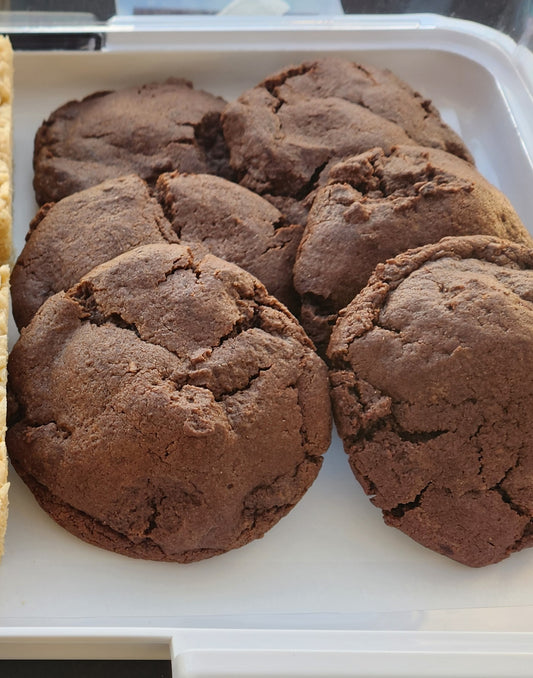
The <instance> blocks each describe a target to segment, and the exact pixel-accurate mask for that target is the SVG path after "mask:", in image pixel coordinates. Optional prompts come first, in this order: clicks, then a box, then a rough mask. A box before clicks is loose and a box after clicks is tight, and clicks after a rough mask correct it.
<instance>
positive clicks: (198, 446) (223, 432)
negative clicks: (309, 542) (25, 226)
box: [8, 244, 331, 562]
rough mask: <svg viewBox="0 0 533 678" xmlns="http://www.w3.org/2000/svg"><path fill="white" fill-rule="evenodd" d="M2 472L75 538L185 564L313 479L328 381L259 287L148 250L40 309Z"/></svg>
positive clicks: (286, 505) (282, 504)
mask: <svg viewBox="0 0 533 678" xmlns="http://www.w3.org/2000/svg"><path fill="white" fill-rule="evenodd" d="M9 378H10V402H9V406H10V407H9V411H10V416H9V419H10V429H9V431H8V449H9V454H10V457H11V460H12V462H13V464H14V466H15V468H16V470H17V471H18V472H19V473H20V475H21V476H22V478H23V479H24V481H25V482H26V483H27V484H28V486H29V487H30V488H31V490H32V491H33V492H34V494H35V496H36V498H37V499H38V501H39V502H40V504H41V505H42V506H43V508H44V509H45V510H46V511H48V512H49V513H50V515H51V516H52V517H53V518H54V519H55V520H56V521H57V522H58V523H59V524H60V525H62V526H64V527H65V528H66V529H68V530H70V531H71V532H72V533H74V534H76V535H77V536H79V537H81V538H82V539H84V540H86V541H88V542H90V543H92V544H96V545H97V546H101V547H103V548H106V549H110V550H112V551H116V552H118V553H122V554H125V555H129V556H132V557H138V558H149V559H154V560H168V561H179V562H188V561H193V560H199V559H202V558H208V557H210V556H213V555H216V554H220V553H223V552H224V551H227V550H229V549H233V548H236V547H239V546H242V545H243V544H246V543H247V542H249V541H251V540H252V539H256V538H258V537H261V536H262V535H263V534H264V533H265V532H266V531H267V530H268V529H269V528H270V527H272V526H273V525H274V524H275V523H276V522H277V521H278V520H279V519H280V518H281V517H282V516H284V515H285V514H286V513H287V512H288V511H289V510H290V509H291V508H292V507H293V506H294V505H295V504H296V502H297V501H298V500H299V499H300V498H301V497H302V495H303V494H304V493H305V491H306V490H307V489H308V487H309V486H310V485H311V483H312V482H313V480H314V479H315V477H316V475H317V473H318V470H319V468H320V465H321V461H322V454H323V453H324V452H325V450H326V449H327V447H328V444H329V439H330V429H331V420H330V410H329V408H330V405H329V386H328V376H327V369H326V367H325V365H324V363H323V362H322V361H321V360H320V358H318V356H317V355H316V353H315V352H314V350H313V348H312V345H311V342H310V341H309V339H308V338H307V337H306V335H305V333H304V331H303V330H302V328H301V327H300V326H299V325H298V323H297V322H296V320H295V319H294V317H293V316H292V315H291V314H290V313H289V312H288V311H287V310H286V309H285V307H283V306H282V305H281V304H279V302H278V301H277V300H276V299H275V298H274V297H272V296H270V295H269V294H268V293H267V292H266V290H265V288H264V286H263V285H261V283H259V281H258V280H257V279H256V278H254V277H253V276H251V275H250V274H249V273H246V272H245V271H243V270H242V269H240V268H238V267H236V266H234V265H233V264H229V263H227V262H225V261H223V260H221V259H218V258H216V257H214V256H212V255H207V256H205V257H203V258H200V259H198V258H196V257H195V255H194V254H193V252H192V251H191V250H190V249H189V248H187V247H184V246H182V245H171V244H165V245H145V246H143V247H139V248H136V249H134V250H131V251H130V252H127V253H125V254H122V255H120V256H119V257H116V258H115V259H113V260H111V261H108V262H106V263H104V264H102V265H101V266H99V267H97V268H95V269H93V271H92V272H91V273H89V274H88V275H87V276H85V277H84V278H83V279H82V281H81V282H80V283H79V284H77V285H75V286H74V287H73V288H72V289H70V290H69V291H68V292H67V293H64V292H60V293H58V294H57V295H54V296H53V297H51V298H50V299H48V300H47V301H46V302H45V303H44V304H43V305H42V306H41V308H40V309H39V311H38V312H37V314H36V315H35V316H34V318H33V320H32V321H31V323H30V324H29V325H28V326H27V327H26V328H24V329H23V330H22V332H21V336H20V339H19V341H18V342H17V344H16V345H15V347H14V348H13V350H12V352H11V356H10V362H9Z"/></svg>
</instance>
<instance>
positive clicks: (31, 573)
mask: <svg viewBox="0 0 533 678" xmlns="http://www.w3.org/2000/svg"><path fill="white" fill-rule="evenodd" d="M148 28H149V29H150V30H148ZM148 28H147V30H146V31H144V32H143V31H135V32H128V27H127V26H124V25H118V26H116V27H115V29H114V31H112V32H111V33H110V35H109V38H108V48H107V50H106V51H105V52H103V53H88V52H85V53H78V54H71V53H68V54H67V53H60V52H58V53H17V54H16V58H15V67H16V78H15V87H16V89H15V163H16V165H15V243H16V246H17V250H19V249H20V248H21V246H22V244H23V241H24V235H25V233H26V230H27V227H28V223H29V221H30V219H31V218H32V216H33V215H34V213H35V209H36V206H35V203H34V199H33V192H32V188H31V179H32V168H31V156H32V145H33V135H34V133H35V131H36V129H37V127H38V126H39V124H40V123H41V121H42V120H43V119H44V118H45V117H47V116H48V114H49V113H50V112H51V111H52V110H53V109H54V108H56V107H57V106H58V105H60V104H62V103H64V102H65V101H67V100H69V99H72V98H77V97H82V96H84V95H86V94H89V93H91V92H92V91H95V90H100V89H108V88H115V87H121V86H126V85H130V84H138V83H142V82H147V81H153V80H161V79H164V78H166V77H168V76H185V77H188V78H190V79H192V80H193V81H194V83H195V85H196V86H197V87H200V88H204V89H207V90H210V91H212V92H214V93H217V94H222V95H224V96H225V97H226V98H233V97H235V96H237V95H238V94H239V93H240V92H241V91H242V90H244V89H245V88H247V87H249V86H251V85H253V84H255V83H256V82H257V81H258V80H259V79H261V78H262V77H263V76H265V75H267V74H268V73H270V72H272V71H273V70H274V69H276V68H278V67H281V66H283V65H285V64H288V63H291V62H299V61H301V60H303V59H306V58H313V57H315V56H317V55H325V54H337V55H344V56H346V57H348V58H353V59H354V60H359V61H363V62H371V63H374V64H376V65H378V66H387V67H390V68H391V69H392V70H394V71H395V72H396V73H397V74H398V75H399V76H401V77H403V78H405V79H406V80H407V81H408V82H409V83H410V84H411V85H412V86H413V87H415V88H416V89H419V90H420V91H422V92H423V93H424V94H425V95H427V96H429V97H430V98H431V99H432V100H433V101H434V103H435V104H436V105H437V107H438V108H439V109H440V110H441V113H442V115H443V117H444V118H445V120H446V121H447V122H448V123H449V124H450V125H451V126H452V127H454V128H455V129H456V130H457V131H458V132H459V133H460V134H461V135H462V137H463V138H464V139H465V141H466V143H467V145H468V146H469V148H470V150H471V151H472V153H473V154H474V156H475V159H476V162H477V165H478V168H479V169H480V171H481V172H482V173H483V174H485V176H486V177H487V178H488V179H489V180H490V181H492V182H493V183H494V184H496V185H497V186H498V187H499V188H500V189H501V190H503V191H504V192H505V193H506V194H507V195H508V197H509V198H510V200H511V201H512V202H513V204H514V206H515V208H516V209H517V211H518V212H519V214H520V215H521V217H522V219H523V221H524V222H525V224H526V226H527V227H528V228H529V230H530V231H531V232H532V233H533V198H532V186H533V159H532V156H533V97H532V94H531V89H529V88H530V87H531V85H532V83H533V72H532V71H530V68H531V61H530V60H529V56H530V55H528V54H526V55H524V53H523V51H522V52H520V51H516V50H515V47H516V46H515V45H514V43H513V42H512V41H511V40H510V39H508V38H505V37H503V36H501V35H500V34H498V33H496V32H495V31H492V30H491V29H486V28H483V27H481V26H478V25H475V24H470V23H468V22H462V21H456V20H452V19H443V18H442V17H438V16H431V15H425V16H410V17H401V18H400V17H396V18H395V17H387V18H381V19H380V18H361V17H359V18H357V19H355V18H348V17H345V18H336V19H334V20H333V19H332V20H325V19H313V20H309V21H308V22H303V21H301V20H296V19H293V20H291V21H288V22H284V21H280V22H279V23H278V24H274V23H269V24H268V25H266V24H263V25H262V26H260V27H259V26H258V25H257V24H255V25H245V24H227V25H226V26H225V28H224V27H223V28H222V29H221V27H220V25H217V26H216V27H215V25H214V24H212V25H207V27H206V24H201V23H199V24H194V23H190V24H188V25H187V26H186V27H185V28H184V29H183V30H182V31H179V30H175V29H173V30H169V29H168V28H167V27H165V26H157V25H154V26H149V27H148ZM154 36H155V37H154ZM518 56H519V57H520V60H519V61H518ZM14 338H15V332H14V331H12V334H11V343H13V341H14ZM11 482H12V486H11V493H10V501H11V505H10V519H9V523H8V533H7V540H6V552H5V556H4V559H3V561H2V563H1V564H0V658H1V657H8V656H10V657H24V656H33V657H42V656H44V655H43V653H44V654H47V653H48V655H47V656H49V654H50V653H51V654H52V655H54V656H59V657H62V656H65V657H66V656H71V655H69V654H68V652H73V653H74V654H76V652H77V653H78V655H77V656H84V655H87V654H88V655H89V656H94V653H96V655H97V656H107V655H106V652H108V653H109V652H110V653H111V654H113V652H115V651H116V652H117V653H118V654H121V653H122V654H125V655H126V656H131V655H132V652H133V650H132V648H135V651H134V652H133V654H134V655H135V656H146V657H150V656H154V654H155V655H158V656H160V655H161V654H162V655H163V656H171V655H172V656H176V657H178V658H177V659H176V660H175V661H176V664H175V666H176V673H175V675H180V676H202V678H207V677H208V676H219V675H220V676H222V675H249V676H263V675H267V673H268V675H272V676H274V675H275V676H277V675H291V676H293V675H294V676H296V675H304V674H305V675H313V676H315V675H316V676H318V675H329V676H332V677H333V676H337V675H339V676H341V675H343V676H344V675H365V676H366V675H368V676H370V675H372V676H374V675H381V676H389V675H390V676H400V675H411V676H418V675H439V676H444V675H450V676H451V675H457V674H458V670H457V667H458V666H461V667H462V668H461V671H462V674H461V675H465V676H474V675H484V676H493V675H494V676H496V675H502V676H503V675H526V673H525V670H526V669H525V668H524V667H525V666H526V664H521V662H522V660H523V657H525V656H526V655H525V654H524V653H526V654H527V656H528V657H529V654H528V653H530V652H533V635H532V636H529V633H527V632H528V631H529V630H530V629H531V630H532V631H533V549H530V550H526V551H523V552H521V553H519V554H515V555H513V556H512V557H511V558H510V559H508V560H506V561H504V562H502V563H499V564H497V565H492V566H490V567H487V568H484V569H481V570H472V569H469V568H466V567H464V566H462V565H459V564H457V563H455V562H453V561H451V560H448V559H447V558H444V557H442V556H439V555H437V554H435V553H432V552H431V551H429V550H427V549H424V548H423V547H421V546H419V545H417V544H416V543H415V542H413V541H411V540H410V539H409V538H407V537H406V536H404V535H403V534H401V533H400V532H398V531H396V530H394V529H392V528H389V527H386V526H385V525H384V524H383V522H382V519H381V515H380V511H379V510H377V509H375V508H374V507H372V506H371V504H370V503H369V501H368V499H367V498H366V497H365V496H364V494H363V492H362V490H361V489H360V488H359V486H358V485H357V483H356V482H355V480H354V478H353V476H352V474H351V471H350V470H349V467H348V463H347V460H346V458H345V455H344V453H343V451H342V446H341V445H340V443H339V441H338V440H337V439H335V440H334V443H333V445H332V447H331V449H330V451H329V452H328V453H327V455H326V459H325V464H324V467H323V470H322V471H321V473H320V475H319V477H318V479H317V481H316V483H315V484H314V486H313V487H312V488H311V490H310V491H309V492H308V494H307V495H306V496H305V497H304V498H303V500H302V501H301V502H300V504H299V505H298V506H297V507H296V508H295V509H294V510H293V511H292V513H291V514H289V516H287V517H286V518H284V519H283V520H282V521H281V522H280V523H279V524H278V525H277V526H275V527H274V528H273V529H272V530H271V531H270V532H269V533H268V534H267V535H266V536H265V537H264V538H263V539H262V540H259V541H256V542H254V543H252V544H250V545H248V546H246V547H244V548H242V549H239V550H237V551H234V552H231V553H228V554H226V555H224V556H219V557H216V558H213V559H211V560H207V561H203V562H200V563H196V564H191V565H177V564H168V563H151V562H143V561H138V560H131V559H128V558H126V557H123V556H119V555H115V554H112V553H109V552H106V551H103V550H100V549H98V548H95V547H92V546H90V545H88V544H85V543H83V542H81V541H79V540H77V539H76V538H75V537H73V536H71V535H70V534H68V533H67V532H65V531H64V530H62V529H61V528H60V527H58V526H57V525H56V524H55V523H54V522H53V521H52V520H51V519H49V518H48V517H47V516H46V515H45V514H44V513H43V512H42V511H41V509H40V508H39V507H38V506H37V504H36V502H35V501H34V499H33V497H32V495H31V494H30V492H29V491H28V490H27V489H26V488H25V486H24V485H23V484H22V483H21V481H20V480H19V479H18V478H17V477H16V476H15V474H14V473H12V474H11ZM231 628H233V629H241V630H242V629H255V630H254V631H249V632H248V633H249V634H251V635H246V633H245V632H244V631H232V632H230V631H229V630H228V629H231ZM140 629H142V630H140ZM194 629H195V630H194ZM223 629H225V630H223ZM280 630H287V631H286V632H284V633H281V631H280ZM289 630H290V631H289ZM503 631H505V632H507V633H506V634H505V635H502V634H501V632H503ZM444 632H450V633H444ZM472 632H476V633H475V634H474V635H471V634H472ZM489 632H490V635H489V636H485V635H484V634H485V633H489ZM494 632H498V633H496V635H494ZM519 632H521V633H519ZM435 633H436V635H435ZM479 633H481V635H479ZM509 633H511V636H509V635H508V634H509ZM439 634H442V635H439ZM476 634H477V635H476ZM67 637H70V638H72V639H74V638H77V639H78V641H80V639H84V640H83V642H82V641H80V642H81V645H80V642H77V644H76V643H75V644H72V643H73V642H74V641H73V640H72V641H68V642H67V641H66V640H65V639H66V638H67ZM95 638H96V639H98V641H96V640H94V639H95ZM121 638H122V640H123V641H124V642H122V640H120V639H121ZM91 639H93V640H91ZM124 639H125V640H124ZM178 639H179V642H178ZM465 639H469V640H468V641H466V640H465ZM487 639H488V640H487ZM59 640H61V644H58V641H59ZM52 641H54V642H52ZM470 641H472V642H473V643H474V645H473V646H470V645H468V644H467V645H465V642H468V643H469V642H470ZM113 642H114V643H118V645H113V644H112V643H113ZM506 643H507V644H506ZM474 646H475V648H474ZM69 647H70V650H69V649H68V648H69ZM113 647H115V650H113V649H112V648H113ZM365 647H366V648H367V650H365ZM470 647H472V648H474V649H475V652H477V653H478V655H479V656H480V657H481V656H482V657H484V659H483V661H482V663H481V664H480V663H479V662H478V663H477V664H476V662H474V663H473V664H469V663H468V662H466V663H465V662H464V661H463V660H464V657H463V659H453V657H452V655H453V656H455V655H454V653H457V652H459V654H461V653H462V652H464V651H468V652H470V649H469V648H470ZM46 648H48V649H46ZM76 648H78V649H76ZM80 648H82V649H80ZM83 648H85V649H83ZM95 648H96V649H95ZM103 648H107V650H106V651H104V649H103ZM110 648H111V649H110ZM124 648H127V649H124ZM169 648H170V649H169ZM176 648H178V649H176ZM195 648H196V649H197V648H201V653H200V654H198V653H197V654H194V652H195V651H196V650H195ZM246 648H248V649H250V648H251V650H253V651H254V652H259V653H260V654H253V653H252V655H250V656H248V655H246V653H244V654H242V652H241V651H242V650H243V649H246ZM368 648H370V649H371V650H372V653H374V663H372V661H370V660H369V657H370V655H368V654H366V655H365V657H366V658H365V659H361V656H362V654H364V652H367V653H368V652H369V651H370V650H369V649H368ZM402 648H404V650H405V651H407V650H409V652H411V653H414V654H416V655H417V656H418V657H419V659H418V660H416V661H419V662H420V663H419V664H417V663H416V661H415V660H413V661H415V663H414V664H409V666H410V668H409V673H408V674H406V673H404V672H405V671H407V669H406V668H405V666H406V665H405V662H404V663H402V662H403V660H401V658H400V655H401V653H402V652H403V651H404V650H402ZM439 648H440V649H439ZM474 649H473V650H472V651H474ZM208 650H209V652H212V653H213V652H214V653H215V654H209V652H208V654H207V655H206V654H205V652H206V651H208ZM291 650H294V651H296V650H297V651H298V652H297V653H296V654H297V656H296V655H295V656H294V657H293V656H292V655H291ZM348 650H350V651H349V653H348V654H346V653H347V652H348ZM216 652H219V653H220V652H222V653H223V656H224V657H225V658H226V659H227V663H226V664H225V663H224V662H221V661H220V657H218V655H216ZM261 652H262V653H263V654H262V655H261ZM383 652H385V654H383V656H382V655H381V653H383ZM438 652H445V653H448V655H447V656H448V659H449V662H448V663H446V662H444V664H443V665H442V667H444V668H442V667H441V668H439V669H437V668H436V666H435V663H434V662H433V661H432V658H433V659H434V658H435V656H436V655H435V653H438ZM138 653H140V655H139V654H138ZM143 653H144V655H143ZM169 653H170V654H169ZM202 653H204V654H202ZM224 653H226V654H224ZM280 653H281V654H280ZM310 653H311V654H310ZM313 653H315V654H313ZM320 653H322V655H321V657H322V658H320V657H319V656H318V655H319V654H320ZM324 653H325V654H324ZM328 653H329V654H328ZM361 653H362V654H361ZM387 653H389V654H387ZM498 653H503V654H502V656H506V657H507V661H508V662H510V664H508V666H509V667H512V672H509V671H505V670H503V668H502V666H503V664H501V663H499V660H498V659H497V658H495V657H496V654H498ZM245 655H246V656H245ZM260 655H261V656H260ZM311 655H313V656H314V657H315V659H316V663H313V662H314V660H310V659H309V657H311ZM378 655H379V656H380V657H381V659H379V661H378V659H376V657H377V656H378ZM267 656H268V657H270V659H269V660H268V662H267V664H265V657H267ZM332 656H335V657H336V659H335V660H334V661H333V660H332V659H331V657H332ZM461 656H462V655H461ZM476 656H477V655H476ZM498 656H499V655H498ZM206 657H208V658H207V659H206ZM261 657H262V658H261ZM291 657H292V658H291ZM328 657H329V659H328ZM356 657H359V659H358V660H357V661H356V659H355V658H356ZM387 657H388V658H387ZM424 657H425V659H424ZM521 657H522V659H521ZM404 659H405V657H404ZM530 660H531V657H530V658H529V659H528V661H530ZM328 661H329V664H328ZM353 661H355V664H354V663H353ZM358 661H359V662H360V663H357V662H358ZM502 661H503V660H502ZM524 661H525V660H524ZM210 662H211V663H210ZM454 662H459V663H458V664H457V663H455V664H454ZM267 665H268V668H265V666H267ZM224 666H231V667H233V668H232V669H231V670H229V669H228V673H224V672H223V670H225V669H223V667H224ZM327 666H329V668H328V669H326V668H325V667H327ZM475 666H477V667H478V668H480V667H481V666H483V667H485V668H483V669H481V670H480V673H479V674H478V673H476V672H475V671H474V668H475ZM530 666H531V664H530ZM217 667H218V668H217ZM254 667H255V668H254ZM349 667H351V670H349ZM372 667H374V668H372ZM376 667H377V668H376ZM356 668H357V670H356ZM475 670H477V669H475ZM417 671H419V672H418V673H417ZM424 671H425V673H424ZM439 671H440V672H439ZM499 671H501V672H500V673H499ZM521 671H522V673H521ZM528 675H529V674H528Z"/></svg>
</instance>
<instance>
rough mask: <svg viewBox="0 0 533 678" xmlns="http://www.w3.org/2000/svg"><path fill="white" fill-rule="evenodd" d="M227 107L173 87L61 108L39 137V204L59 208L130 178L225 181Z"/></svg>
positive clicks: (101, 96)
mask: <svg viewBox="0 0 533 678" xmlns="http://www.w3.org/2000/svg"><path fill="white" fill-rule="evenodd" d="M225 103H226V102H225V101H224V100H223V99H221V98H220V97H215V96H213V95H212V94H209V93H208V92H204V91H202V90H195V89H193V87H192V84H191V83H190V82H189V81H187V80H179V79H174V80H168V81H167V82H164V83H154V84H149V85H144V86H142V87H131V88H128V89H122V90H117V91H113V92H97V93H95V94H92V95H91V96H88V97H86V98H85V99H83V100H82V101H71V102H69V103H67V104H65V105H63V106H61V107H60V108H58V109H57V110H56V111H54V112H53V113H52V115H51V116H50V117H49V118H48V120H46V121H45V122H44V123H43V124H42V126H41V127H40V128H39V130H38V131H37V134H36V137H35V146H34V160H33V163H34V170H35V175H34V189H35V195H36V199H37V202H38V203H39V204H40V205H42V204H43V203H45V202H55V201H57V200H60V199H61V198H64V197H65V196H67V195H70V194H71V193H74V192H76V191H80V190H82V189H84V188H88V187H89V186H94V185H96V184H99V183H100V182H102V181H104V180H106V179H110V178H113V177H118V176H122V175H126V174H130V173H135V174H138V175H139V176H141V177H142V178H143V179H144V180H146V181H148V182H149V183H154V182H155V181H156V179H157V177H158V176H159V175H160V174H162V173H163V172H169V171H171V170H174V169H180V170H182V171H184V172H215V173H219V172H222V173H224V171H225V169H224V168H225V167H226V158H225V147H224V144H223V142H222V136H221V130H220V113H221V111H222V109H223V108H224V106H225Z"/></svg>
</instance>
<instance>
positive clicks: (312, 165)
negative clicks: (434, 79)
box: [222, 58, 471, 199]
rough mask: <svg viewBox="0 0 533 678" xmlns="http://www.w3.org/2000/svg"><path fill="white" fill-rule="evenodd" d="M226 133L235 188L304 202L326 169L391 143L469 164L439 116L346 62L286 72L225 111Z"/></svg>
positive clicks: (379, 76) (398, 86)
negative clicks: (446, 154) (447, 154)
mask: <svg viewBox="0 0 533 678" xmlns="http://www.w3.org/2000/svg"><path fill="white" fill-rule="evenodd" d="M222 120H223V130H224V136H225V139H226V142H227V144H228V147H229V149H230V162H231V165H232V167H233V168H234V169H235V171H236V173H237V176H238V178H239V180H240V182H241V183H242V184H243V185H244V186H247V187H248V188H251V189H252V190H254V191H256V192H258V193H261V194H263V193H264V194H272V195H282V196H291V197H293V198H298V199H301V198H303V197H305V195H307V194H308V193H310V192H311V191H312V190H313V188H315V186H316V184H317V182H318V180H319V178H320V173H321V172H323V171H324V169H327V166H328V164H329V163H331V161H332V160H335V159H341V158H344V157H346V156H349V155H353V154H355V153H361V152H363V151H366V150H368V149H369V148H373V147H374V146H381V147H383V148H385V149H386V150H390V148H391V147H392V146H393V145H395V144H420V145H424V146H432V147H437V148H443V149H445V150H447V151H449V152H451V153H454V154H456V155H459V156H461V157H464V158H467V159H468V160H471V156H470V154H469V153H468V151H467V149H466V148H465V147H464V144H463V143H462V142H461V140H460V139H459V137H458V136H457V135H456V134H455V133H454V132H452V130H450V128H449V127H447V126H446V125H445V124H444V123H443V122H442V120H441V119H440V116H439V114H438V112H437V111H436V109H435V108H434V107H433V106H432V105H431V103H430V102H429V101H428V100H426V99H424V98H423V97H422V96H421V95H420V94H418V93H416V92H415V91H414V90H412V89H411V88H410V87H408V85H406V84H405V83H404V82H402V81H401V80H400V79H399V78H397V77H396V76H394V75H393V74H392V73H390V72H389V71H385V70H380V69H377V68H375V67H373V66H362V65H359V64H354V63H352V62H350V61H346V60H343V59H333V58H330V59H321V60H318V61H314V62H306V63H303V64H300V65H298V66H291V67H288V68H286V69H284V70H282V71H280V72H279V73H276V74H274V75H272V76H270V77H268V78H266V79H265V80H264V81H263V82H262V83H260V84H259V85H257V87H255V88H253V89H250V90H248V91H247V92H244V93H243V94H242V95H241V96H240V97H239V99H238V100H237V101H235V102H232V103H230V104H228V106H227V107H226V109H225V111H224V113H223V116H222Z"/></svg>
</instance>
